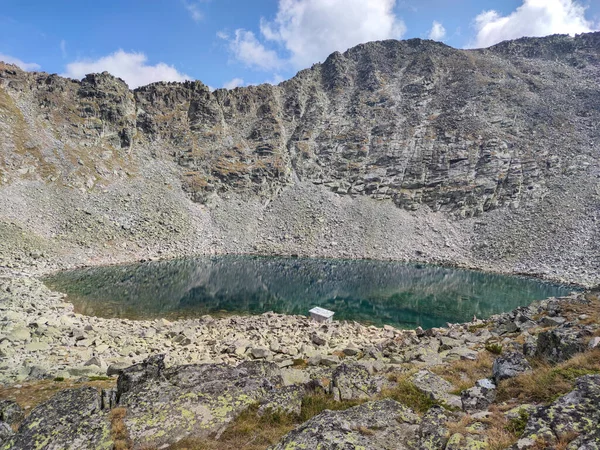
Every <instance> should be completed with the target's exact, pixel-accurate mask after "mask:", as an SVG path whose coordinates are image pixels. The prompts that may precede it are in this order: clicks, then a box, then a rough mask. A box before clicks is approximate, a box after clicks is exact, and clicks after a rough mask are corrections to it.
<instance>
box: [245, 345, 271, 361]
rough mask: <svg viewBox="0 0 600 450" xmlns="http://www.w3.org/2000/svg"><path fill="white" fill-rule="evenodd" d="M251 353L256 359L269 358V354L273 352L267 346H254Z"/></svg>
mask: <svg viewBox="0 0 600 450" xmlns="http://www.w3.org/2000/svg"><path fill="white" fill-rule="evenodd" d="M250 353H251V354H252V356H253V357H254V358H256V359H260V358H268V357H269V356H272V355H273V353H271V351H270V350H269V349H268V348H266V347H253V348H252V349H251V350H250Z"/></svg>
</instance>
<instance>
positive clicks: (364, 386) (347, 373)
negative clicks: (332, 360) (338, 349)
mask: <svg viewBox="0 0 600 450" xmlns="http://www.w3.org/2000/svg"><path fill="white" fill-rule="evenodd" d="M382 386H383V379H381V378H380V377H372V376H371V375H370V374H369V371H368V370H367V369H366V368H365V367H364V366H362V365H360V364H351V365H348V364H341V365H340V366H338V367H337V368H336V369H335V371H334V372H333V375H332V377H331V393H332V394H333V397H334V398H335V399H336V400H338V401H339V400H359V399H368V398H371V397H373V396H374V395H376V394H378V393H380V392H381V388H382Z"/></svg>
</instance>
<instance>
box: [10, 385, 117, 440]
mask: <svg viewBox="0 0 600 450" xmlns="http://www.w3.org/2000/svg"><path fill="white" fill-rule="evenodd" d="M112 445H113V442H112V440H111V438H110V424H109V420H108V412H107V411H105V410H102V399H101V395H100V392H99V391H98V390H97V389H95V388H93V387H84V388H80V389H66V390H64V391H61V392H59V393H58V394H56V395H55V396H54V397H52V398H51V399H50V400H48V401H46V402H44V403H42V404H41V405H39V406H37V407H36V408H35V409H34V410H33V411H31V414H30V415H29V416H28V417H27V418H26V419H25V420H24V421H23V422H22V423H21V426H20V427H19V429H18V431H17V433H15V435H14V436H12V437H11V438H9V439H8V440H7V441H6V442H5V443H4V444H3V446H2V447H1V448H2V450H10V449H19V450H34V449H35V450H38V449H42V448H43V449H44V450H79V449H85V448H98V449H102V448H106V449H110V448H112Z"/></svg>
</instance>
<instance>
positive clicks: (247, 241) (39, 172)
mask: <svg viewBox="0 0 600 450" xmlns="http://www.w3.org/2000/svg"><path fill="white" fill-rule="evenodd" d="M598 80H600V33H591V34H584V35H580V36H577V37H575V38H571V37H568V36H551V37H547V38H540V39H520V40H517V41H510V42H505V43H501V44H499V45H496V46H494V47H491V48H489V49H485V50H469V51H467V50H456V49H453V48H450V47H447V46H445V45H443V44H440V43H435V42H432V41H422V40H419V39H413V40H408V41H382V42H372V43H368V44H363V45H359V46H357V47H354V48H352V49H350V50H348V51H347V52H345V53H343V54H341V53H338V52H336V53H333V54H332V55H331V56H329V58H328V59H327V60H326V61H325V62H324V63H323V64H317V65H314V66H313V67H312V68H310V69H307V70H304V71H301V72H300V73H298V75H296V76H295V77H294V78H292V79H291V80H289V81H286V82H283V83H281V84H280V85H278V86H271V85H260V86H250V87H246V88H237V89H234V90H231V91H229V90H225V89H219V90H216V91H214V92H210V91H209V90H208V88H207V87H206V86H205V85H203V84H202V83H200V82H186V83H155V84H151V85H149V86H145V87H142V88H139V89H136V90H135V91H130V90H129V89H128V88H127V86H126V84H125V83H124V82H122V81H121V80H119V79H116V78H114V77H112V76H111V75H109V74H107V73H103V74H93V75H88V76H87V77H86V78H85V79H83V80H82V81H81V82H78V81H73V80H68V79H63V78H60V77H58V76H56V75H47V74H44V73H25V72H22V71H20V70H18V69H17V68H15V67H14V66H8V65H0V183H1V184H2V189H3V190H4V191H5V192H11V193H12V195H13V196H16V197H17V198H20V197H19V196H20V195H21V193H23V195H25V196H27V197H28V198H29V201H27V202H26V203H28V204H33V205H34V207H37V206H36V205H38V204H44V205H48V202H47V201H45V199H46V197H45V195H50V196H52V198H53V199H54V200H55V199H57V198H59V199H60V204H61V208H62V209H61V210H60V212H61V214H67V215H69V214H72V210H73V208H72V206H73V204H72V202H73V201H74V200H72V198H70V197H65V195H66V194H67V193H68V192H76V194H73V195H77V196H81V202H83V203H84V204H87V205H88V206H89V204H90V199H92V200H91V204H96V205H97V207H98V208H99V209H104V210H110V211H112V213H111V214H109V216H110V217H108V218H106V219H107V220H108V222H109V224H113V225H115V224H116V226H115V227H113V228H114V230H112V228H111V230H112V231H110V230H109V228H110V227H111V226H113V225H110V226H108V225H107V227H108V228H106V227H105V228H106V229H107V230H108V231H106V236H105V237H104V240H105V241H107V242H112V241H119V240H120V239H121V240H122V239H126V240H131V239H132V238H131V237H130V236H129V235H128V234H126V236H123V232H122V230H123V226H124V225H125V230H126V231H128V230H129V229H128V228H127V226H130V227H131V226H133V227H134V228H135V223H144V220H142V219H144V218H145V219H147V220H146V223H147V224H157V226H158V227H159V228H160V230H162V231H164V233H163V232H162V231H160V230H159V231H157V233H158V234H156V235H153V236H154V237H153V238H151V239H152V240H159V241H164V242H168V241H172V240H173V239H174V236H175V235H174V234H173V232H174V230H175V229H177V228H179V232H180V233H183V234H186V233H188V234H190V233H192V234H199V233H201V234H202V233H204V234H207V235H210V236H209V237H207V238H206V239H207V240H206V242H204V243H203V244H202V245H199V244H198V245H197V243H196V244H194V245H191V246H190V245H187V244H186V245H184V247H186V248H187V249H190V248H191V247H193V248H195V249H196V250H198V251H203V250H206V249H208V248H217V247H219V245H221V247H220V250H223V249H224V248H226V249H227V250H230V251H253V250H254V251H260V252H263V251H264V252H267V253H268V252H298V249H304V250H305V252H308V253H311V252H312V253H321V254H322V253H326V252H324V251H319V249H323V245H322V241H323V240H325V241H327V242H330V238H331V239H336V240H343V239H344V237H345V236H346V237H347V235H348V233H349V231H348V230H346V229H345V227H346V226H344V225H340V224H337V226H336V224H334V223H330V229H329V230H324V229H323V228H324V227H325V225H320V224H322V223H323V222H319V219H324V220H327V211H321V210H319V208H320V206H319V205H318V202H317V201H316V200H317V197H319V196H324V197H323V200H322V202H321V203H323V201H325V202H329V203H331V205H333V206H332V208H333V209H334V210H335V211H334V210H332V211H330V213H331V214H330V215H333V216H336V215H338V213H339V214H341V216H343V215H344V214H346V213H347V212H340V211H341V209H346V210H348V209H349V208H350V206H349V205H369V206H368V207H366V206H364V207H363V206H356V207H357V208H358V209H360V212H357V213H356V214H355V215H349V216H347V217H346V216H345V217H346V218H347V220H349V221H352V222H354V224H357V223H358V222H359V221H360V220H361V219H360V218H365V216H368V215H369V214H373V213H374V211H375V210H377V211H378V213H377V214H378V216H379V217H378V218H377V219H375V218H373V217H366V222H369V223H370V224H369V225H367V226H370V227H375V228H376V227H377V226H378V224H377V222H378V220H380V216H381V212H382V211H383V210H385V211H386V213H385V214H390V215H391V216H393V217H396V215H398V214H400V215H401V217H402V218H401V219H398V220H396V221H395V222H394V220H392V219H390V220H392V223H386V224H385V225H383V226H382V227H383V228H385V229H386V230H387V228H388V227H389V226H390V225H391V226H394V223H395V224H396V225H397V226H399V227H400V228H402V230H399V231H398V233H400V234H403V235H407V234H412V237H413V239H411V240H408V241H407V242H411V243H413V244H414V246H415V248H414V249H412V250H411V251H410V252H407V253H402V254H398V252H396V253H394V252H392V253H391V254H386V253H385V252H383V253H382V255H381V256H385V257H406V258H411V257H413V256H415V255H416V256H419V255H420V254H421V255H422V254H430V255H433V254H434V253H436V252H437V253H436V255H437V256H436V259H439V260H446V261H450V262H469V264H471V263H472V265H476V266H483V265H484V264H483V263H480V262H476V261H475V260H479V261H488V262H489V261H492V263H491V264H492V265H494V264H495V262H494V261H495V260H497V261H498V264H500V265H501V264H504V263H507V264H508V265H509V266H510V267H512V270H525V271H527V270H529V269H531V270H533V271H537V272H540V271H543V270H541V269H540V264H539V262H540V261H541V259H545V258H550V259H552V258H554V259H555V260H556V261H558V259H561V258H562V257H567V256H568V255H571V256H572V257H573V258H575V259H577V261H578V262H577V263H576V264H581V265H585V266H589V267H592V268H593V267H594V264H600V261H597V257H596V261H595V262H592V261H591V260H590V258H591V259H592V260H593V259H594V256H593V255H594V254H595V255H597V254H598V252H596V253H593V252H592V253H590V252H591V249H590V246H594V245H596V244H595V243H594V240H595V237H596V236H597V235H598V231H599V230H598V222H597V221H596V214H597V212H598V209H599V208H598V207H599V206H600V202H599V200H598V195H599V194H600V178H599V177H600V167H599V166H600V161H599V158H598V157H599V154H598V153H599V151H600V126H599V125H598V124H599V123H600V87H599V82H598ZM33 185H35V186H36V187H37V189H42V190H43V191H44V193H42V194H40V195H39V196H38V197H36V200H35V201H32V200H31V198H30V197H31V192H30V190H29V191H27V190H26V189H25V186H33ZM150 185H152V186H154V187H153V189H154V188H156V189H154V190H151V191H148V193H147V198H146V199H145V200H144V199H142V201H137V202H135V201H134V202H133V203H134V204H133V205H129V206H130V207H129V209H127V208H125V209H124V208H122V207H121V206H120V205H121V203H122V202H121V200H119V201H118V202H117V200H116V199H115V198H112V197H111V198H110V200H107V199H109V197H110V195H113V196H118V195H119V193H123V192H125V191H127V189H129V188H131V189H132V190H131V193H133V194H132V195H134V196H135V195H137V194H138V193H139V192H140V187H139V186H146V187H147V186H150ZM134 186H135V187H134ZM117 187H118V189H117ZM28 189H30V188H28ZM157 189H158V190H157ZM142 190H143V188H142ZM17 191H18V192H19V194H17V193H16V192H17ZM163 191H164V192H163ZM294 192H297V193H298V195H296V194H294ZM317 193H318V194H317ZM286 196H291V197H290V198H288V199H287V200H285V201H284V199H286V198H287V197H286ZM142 197H144V196H143V193H142ZM153 197H154V199H153ZM157 197H159V198H157ZM231 199H233V200H231ZM327 199H329V200H327ZM331 199H334V200H331ZM345 199H346V200H345ZM370 199H373V200H377V201H378V202H376V203H378V204H377V205H376V206H373V205H372V204H371V203H369V202H370V201H371V200H370ZM54 200H52V201H51V202H50V203H49V204H51V205H52V204H53V202H54ZM189 200H191V201H192V203H190V202H189ZM230 200H231V201H230ZM234 200H235V201H236V202H238V203H236V204H233V203H234ZM105 201H107V202H108V204H107V205H104V203H102V202H105ZM239 201H243V202H245V203H246V204H247V205H249V206H247V208H246V207H245V206H243V207H242V206H240V205H239ZM278 201H279V202H284V203H287V204H288V206H289V204H290V201H291V202H292V203H293V204H295V205H296V206H297V208H296V209H295V210H294V211H296V216H297V217H293V216H290V215H289V214H287V213H286V214H287V215H286V214H283V213H282V212H281V211H283V210H284V209H285V207H286V206H285V205H280V206H281V208H280V210H279V211H278V210H276V209H275V205H277V202H278ZM311 201H314V203H315V204H313V205H309V206H308V207H307V206H306V204H307V203H310V202H311ZM94 202H96V203H94ZM115 202H116V203H115ZM336 202H337V203H336ZM365 202H366V203H365ZM17 203H19V202H17ZM21 203H23V202H21ZM269 203H270V206H268V208H270V209H268V208H267V207H266V206H265V205H269ZM144 205H145V206H144ZM161 205H163V206H161ZM261 205H262V206H261ZM144 207H147V208H146V209H144ZM47 208H49V209H46V210H44V211H39V213H40V214H41V215H46V214H48V213H49V211H50V210H52V211H55V212H56V207H54V206H52V207H50V206H48V207H47ZM140 208H141V209H142V210H143V211H142V212H140V211H138V210H140ZM244 208H246V209H244ZM306 208H308V210H307V209H306ZM311 208H312V209H311ZM315 208H316V209H315ZM340 208H341V209H340ZM365 208H366V209H365ZM373 208H374V209H373ZM382 208H383V209H382ZM391 208H393V209H391ZM350 209H351V208H350ZM394 209H399V210H400V211H405V212H394ZM132 210H133V211H137V212H136V215H135V220H133V219H132V217H133V216H131V214H130V213H128V212H126V211H132ZM144 211H146V212H144ZM157 211H158V212H159V213H160V214H162V213H164V216H163V217H162V219H157V218H156V217H155V212H157ZM328 211H329V210H328ZM336 211H337V212H336ZM204 212H208V214H209V217H208V219H206V217H205V219H206V220H204V219H198V215H199V214H200V215H202V214H203V213H204ZM267 213H269V214H271V215H272V216H273V217H272V218H271V219H269V218H268V217H267V218H265V217H259V216H261V215H262V216H264V215H265V214H267ZM291 213H292V214H293V211H292V212H291ZM0 214H1V215H2V217H4V219H5V220H6V221H12V222H15V220H17V219H18V217H16V216H15V214H14V203H11V202H10V201H6V200H5V201H4V202H0ZM177 214H180V215H181V217H182V219H181V220H175V219H173V215H175V216H177ZM220 214H221V216H220ZM432 214H433V215H434V216H435V220H434V221H435V222H436V223H437V222H440V221H442V222H443V225H440V226H441V227H442V228H443V227H445V226H446V224H447V226H448V227H450V228H452V229H453V230H455V231H456V233H459V234H460V236H459V237H457V242H456V243H455V245H453V243H450V244H449V243H448V240H447V239H446V240H445V241H444V240H439V239H438V240H435V239H433V237H431V238H430V237H428V238H427V239H426V240H429V241H435V242H432V243H431V247H432V248H431V249H427V245H425V244H426V242H425V241H423V242H421V241H420V238H419V236H418V234H419V232H420V233H427V231H425V230H424V228H427V227H425V226H424V225H423V223H425V222H423V221H424V220H425V219H423V217H434V216H431V215H432ZM51 215H52V214H51ZM83 216H85V214H83ZM88 216H89V214H88ZM116 216H122V217H121V219H122V220H121V219H119V220H115V217H116ZM151 216H152V217H151ZM275 216H277V217H275ZM341 216H340V217H341ZM78 217H79V216H78ZM140 217H142V219H140ZM357 217H359V218H357ZM398 217H400V216H398ZM253 218H254V219H257V220H258V219H260V218H262V219H263V220H262V222H264V223H262V224H259V223H255V222H253V220H254V219H253ZM470 218H475V219H470ZM88 219H89V217H83V218H81V217H79V218H78V219H77V220H75V222H76V224H75V225H73V227H74V228H76V229H77V230H79V229H81V230H87V229H88V228H90V227H92V228H95V227H99V229H101V230H104V229H105V228H103V226H102V225H97V223H96V222H94V225H91V224H90V223H89V220H88ZM57 220H58V219H57ZM203 220H204V221H203ZM432 220H433V219H432ZM17 221H18V220H17ZM161 221H162V222H164V223H166V225H161V224H160V222H161ZM199 221H200V222H202V223H200V224H199ZM231 221H234V222H236V221H237V222H239V223H240V225H239V227H238V228H235V226H234V225H231V224H228V223H229V222H231ZM71 222H73V221H71ZM294 222H299V223H300V225H298V223H296V224H294ZM342 222H343V220H342ZM408 222H410V226H409V224H408ZM253 223H254V225H252V224H253ZM46 225H47V224H46V223H44V224H40V223H38V222H37V221H36V220H35V219H32V220H31V221H25V223H23V221H22V220H21V221H20V222H18V223H16V226H18V227H22V228H24V229H25V230H27V229H28V228H31V229H32V230H34V231H35V232H36V233H37V234H41V235H42V237H43V238H47V239H50V240H53V239H55V238H56V235H57V233H56V228H57V227H58V228H61V229H62V228H64V224H62V225H60V226H59V225H58V222H56V224H54V225H52V226H50V225H48V226H46ZM346 225H348V224H346ZM357 226H358V227H360V224H358V225H357ZM269 227H271V228H269ZM315 227H317V228H316V229H315ZM351 228H352V227H351ZM277 230H280V231H281V235H282V237H281V239H279V236H276V239H275V240H276V241H279V240H281V241H282V242H277V245H272V243H269V240H268V239H266V237H267V236H266V235H265V234H267V235H268V234H269V233H271V234H273V232H276V231H277ZM315 230H316V231H315ZM336 230H337V231H336ZM90 233H92V234H93V232H90ZM102 233H103V232H102V231H101V232H100V239H102V236H103V234H102ZM232 233H233V235H236V236H237V237H238V238H239V239H237V240H240V241H244V242H243V243H241V244H240V245H241V247H235V246H232V244H231V242H232V241H231V242H229V237H230V236H231V235H232ZM289 233H291V234H292V236H291V238H285V235H288V234H289ZM315 233H317V234H319V233H320V234H319V237H318V239H317V238H315V239H313V237H314V235H315ZM386 233H388V231H386ZM398 233H396V234H398ZM58 234H59V235H61V236H64V235H68V236H71V235H70V234H69V232H67V233H66V234H65V233H63V234H61V233H60V232H59V233H58ZM376 234H377V233H376ZM379 234H381V233H379ZM449 235H452V233H449ZM553 235H555V236H559V238H558V239H556V240H555V242H553V239H554V238H553ZM358 236H360V231H358V232H357V237H358ZM432 236H434V235H432ZM507 236H508V237H510V239H508V238H507ZM175 237H176V236H175ZM321 238H322V239H321ZM69 239H71V238H69ZM133 239H137V237H134V238H133ZM215 239H216V240H217V241H219V240H220V239H224V240H225V241H227V242H225V243H223V242H221V243H220V244H218V245H217V244H215V243H214V242H213V241H214V240H215ZM307 239H308V241H307ZM394 239H396V238H394V237H392V240H394ZM71 240H73V241H78V240H79V241H80V240H81V239H79V235H78V237H73V239H71ZM234 240H235V239H234ZM387 240H388V238H387V237H385V238H384V239H383V242H384V243H385V242H386V241H387ZM84 241H85V242H87V241H86V240H85V239H84ZM209 241H210V242H209ZM288 241H291V242H288ZM438 241H439V242H438ZM119 242H120V241H119ZM75 243H77V244H78V245H80V244H81V242H75ZM307 243H308V244H310V245H308V247H307V245H306V244H307ZM138 244H139V242H138ZM242 244H243V245H242ZM401 244H402V245H400V244H399V247H402V248H404V246H405V245H404V244H405V242H404V241H402V243H401ZM143 245H145V244H143ZM143 245H142V246H143ZM515 246H516V247H518V248H519V250H518V251H517V250H515V249H514V247H515ZM17 247H18V246H17ZM351 247H355V246H354V245H352V246H351ZM392 247H393V245H392ZM450 247H457V248H456V249H454V250H452V251H450V250H448V251H446V250H444V248H450ZM369 248H370V249H371V250H373V251H374V254H371V253H369V251H370V250H369V251H367V250H366V249H363V251H361V253H360V254H359V255H355V254H348V255H346V256H378V254H377V252H376V250H377V249H376V248H375V249H372V248H371V247H369ZM448 252H450V253H448ZM453 252H454V253H453ZM515 252H516V253H515ZM565 252H566V253H565ZM302 253H304V252H302ZM588 253H590V255H591V256H590V257H589V258H587V255H588ZM534 254H535V255H534ZM584 254H585V255H584ZM332 255H337V256H344V253H339V252H336V251H333V253H332ZM565 255H567V256H565ZM581 255H584V256H586V258H583V257H582V258H581V261H580V260H579V257H580V256H581ZM567 259H569V258H567ZM575 259H569V260H570V262H569V263H567V262H566V261H565V262H564V264H565V267H566V264H571V265H572V264H574V261H575ZM525 260H527V261H536V262H535V264H534V263H533V262H531V263H530V262H528V263H523V264H524V266H523V264H521V266H519V264H520V263H522V262H523V261H525ZM583 260H586V261H583ZM587 260H590V261H587ZM552 264H554V262H552ZM552 264H550V265H552ZM590 264H591V266H590ZM535 265H537V267H533V266H535ZM517 266H519V267H520V268H519V269H516V267H517ZM526 266H531V267H526ZM507 267H508V266H507ZM596 267H597V265H596ZM503 270H505V269H503ZM584 271H585V270H584Z"/></svg>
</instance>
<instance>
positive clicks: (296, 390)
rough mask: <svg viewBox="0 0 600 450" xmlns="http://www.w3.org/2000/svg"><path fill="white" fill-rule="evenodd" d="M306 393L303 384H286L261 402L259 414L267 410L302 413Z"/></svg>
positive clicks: (294, 413) (297, 414)
mask: <svg viewBox="0 0 600 450" xmlns="http://www.w3.org/2000/svg"><path fill="white" fill-rule="evenodd" d="M305 393H306V389H305V388H304V387H303V386H286V387H283V388H281V389H277V390H276V391H275V392H274V393H273V394H272V395H270V396H268V397H267V398H265V399H263V400H262V401H261V402H260V403H259V407H258V414H259V415H261V416H262V415H263V414H265V413H266V412H272V413H273V412H275V413H285V414H293V415H296V416H299V415H300V412H301V410H302V399H303V397H304V395H305Z"/></svg>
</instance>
